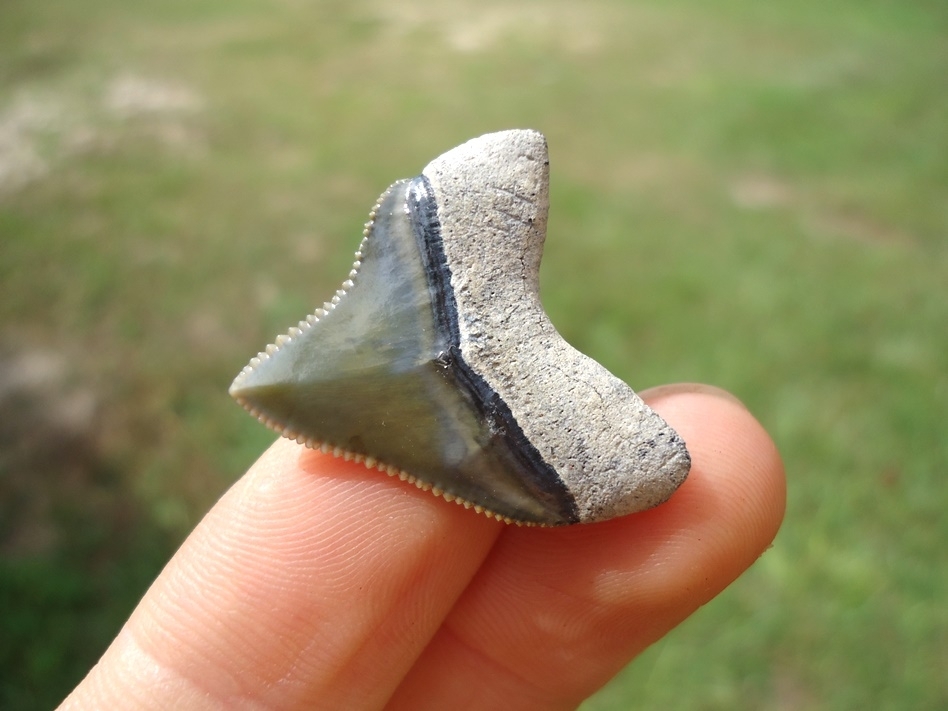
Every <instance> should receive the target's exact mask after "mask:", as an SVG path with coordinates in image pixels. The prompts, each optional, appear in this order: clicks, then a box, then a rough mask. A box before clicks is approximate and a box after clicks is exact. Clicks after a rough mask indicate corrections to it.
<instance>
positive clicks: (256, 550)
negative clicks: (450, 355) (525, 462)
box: [64, 440, 503, 709]
mask: <svg viewBox="0 0 948 711" xmlns="http://www.w3.org/2000/svg"><path fill="white" fill-rule="evenodd" d="M502 528H503V525H502V524H499V523H497V522H496V521H492V520H490V519H488V518H486V517H483V516H477V515H474V514H473V513H472V512H469V511H465V510H464V509H463V508H461V507H460V506H455V505H448V504H446V502H444V501H443V500H439V499H437V498H436V497H434V496H432V495H431V494H429V493H427V492H422V491H419V490H418V489H416V488H415V487H413V486H410V485H406V484H404V483H403V482H399V481H398V480H396V479H390V478H389V477H386V476H384V475H382V474H381V473H380V472H378V471H371V470H368V469H366V468H365V467H364V466H363V465H362V464H356V463H353V462H345V461H343V460H341V459H335V458H333V457H330V456H326V455H322V454H320V453H319V452H315V451H312V450H306V449H304V448H302V447H300V446H299V445H297V444H295V443H292V442H289V441H286V440H281V441H279V442H277V443H276V444H274V445H273V447H271V448H270V450H269V451H268V452H267V453H265V454H264V455H263V457H261V459H260V460H259V461H258V462H257V463H256V464H255V465H254V466H253V468H252V469H251V470H250V472H248V474H247V476H245V477H244V478H243V479H242V480H241V481H240V482H238V483H237V484H236V485H235V486H234V487H233V488H232V489H231V490H230V491H229V492H228V493H227V494H226V495H225V496H224V497H223V499H222V500H221V501H220V502H219V503H218V504H217V505H216V506H215V507H214V508H213V510H212V511H211V512H210V513H209V514H208V516H207V517H206V518H205V519H204V521H202V522H201V524H200V525H199V526H198V527H197V529H196V530H195V531H194V533H193V534H192V535H191V536H190V537H189V538H188V540H187V541H186V542H185V544H184V545H183V546H182V548H181V550H180V551H179V552H178V554H177V555H176V556H175V557H174V559H173V560H172V561H171V562H170V563H169V564H168V566H167V568H166V569H165V570H164V571H163V572H162V574H161V576H160V577H159V578H158V580H157V581H156V582H155V583H154V585H153V586H152V588H151V590H149V591H148V593H147V595H146V596H145V598H144V600H143V601H142V602H141V604H140V605H139V607H138V609H137V610H136V611H135V612H134V614H133V616H132V617H131V619H130V620H129V621H128V623H127V624H126V626H125V628H124V629H123V630H122V631H121V633H120V634H119V636H118V638H117V639H116V640H115V642H114V643H113V644H112V646H111V647H110V648H109V650H108V651H107V652H106V654H105V655H104V657H103V658H102V660H101V661H100V662H99V664H98V665H97V666H96V667H95V669H93V670H92V672H90V674H89V676H88V677H87V679H86V680H85V681H84V682H83V684H82V685H81V686H80V687H79V688H78V689H77V690H76V691H75V692H74V694H73V695H72V696H70V698H69V699H67V701H66V704H65V706H64V708H77V709H92V708H95V709H99V708H122V709H134V708H140V709H170V708H187V709H216V708H227V709H233V708H259V707H264V708H281V709H292V708H333V709H342V708H346V709H356V708H378V707H379V706H381V705H382V704H383V703H384V700H385V699H387V698H388V697H389V696H390V695H391V693H392V690H393V689H394V688H395V686H396V685H397V684H398V682H399V681H400V679H401V678H402V676H404V674H405V672H406V670H407V668H408V667H409V666H410V665H411V663H412V662H413V660H414V659H415V657H416V656H417V655H418V654H419V653H420V652H421V650H422V649H423V648H424V646H425V645H426V644H427V642H428V641H429V639H430V637H431V636H432V635H433V634H434V632H435V631H436V630H437V628H438V627H439V626H440V624H441V622H442V620H443V618H444V616H445V614H446V613H447V611H448V609H449V608H450V607H451V605H452V604H453V603H454V602H455V600H456V599H457V597H458V596H459V594H460V593H461V591H462V590H463V589H464V587H465V586H466V585H467V583H468V582H469V580H470V579H471V577H472V576H473V574H474V572H475V571H476V569H477V568H478V566H479V565H480V564H481V563H482V561H483V559H484V557H485V556H486V554H487V551H488V550H489V549H490V547H491V545H492V544H493V543H494V542H495V540H496V538H497V536H498V534H499V532H500V530H501V529H502Z"/></svg>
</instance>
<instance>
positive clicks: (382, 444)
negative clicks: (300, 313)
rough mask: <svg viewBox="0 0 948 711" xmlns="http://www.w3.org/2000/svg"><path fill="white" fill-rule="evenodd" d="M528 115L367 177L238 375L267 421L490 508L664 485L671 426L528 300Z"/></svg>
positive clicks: (625, 497) (544, 166)
mask: <svg viewBox="0 0 948 711" xmlns="http://www.w3.org/2000/svg"><path fill="white" fill-rule="evenodd" d="M547 207H548V159H547V149H546V142H545V140H544V138H543V136H542V135H541V134H539V133H537V132H535V131H505V132H502V133H496V134H488V135H486V136H482V137H480V138H478V139H474V140H472V141H469V142H468V143H465V144H464V145H462V146H459V147H458V148H455V149H454V150H452V151H449V152H448V153H446V154H444V155H443V156H441V157H439V158H437V159H436V160H434V161H432V162H431V163H430V164H429V165H428V166H427V167H426V168H425V170H424V171H423V173H422V175H421V176H419V177H417V178H414V179H412V180H406V181H400V182H398V183H395V184H394V185H393V186H392V187H391V188H390V189H389V190H388V191H386V192H385V193H383V195H382V197H381V198H380V200H379V202H378V203H377V205H376V208H375V210H374V211H373V214H372V220H371V222H370V224H369V225H368V226H367V229H366V237H365V239H364V240H363V242H362V245H361V246H360V249H359V251H358V252H357V255H356V264H355V266H354V268H353V273H352V274H351V275H350V279H349V280H347V281H346V282H345V283H344V285H343V289H342V290H340V292H338V293H337V295H336V297H335V298H334V299H333V301H332V302H331V303H330V304H328V305H327V306H326V307H325V310H318V311H317V313H316V314H315V315H314V316H311V317H309V318H307V319H306V320H304V321H302V322H301V323H300V324H299V327H298V328H293V329H290V331H289V333H288V334H287V335H286V336H284V337H281V338H279V339H277V343H276V344H275V345H273V346H271V347H269V348H268V349H267V351H265V352H263V353H261V354H259V355H258V356H257V358H255V359H253V360H252V361H251V363H250V365H248V366H247V367H246V368H244V370H243V371H242V372H241V373H240V375H238V377H237V378H236V380H235V381H234V384H233V385H232V386H231V394H232V395H234V397H235V398H236V399H237V400H238V401H240V402H241V404H243V405H244V406H245V407H246V408H247V409H249V410H250V411H251V412H253V413H254V414H255V415H257V416H258V417H259V418H260V419H261V420H263V421H264V422H266V423H267V424H268V425H269V426H271V427H273V428H274V429H276V430H278V431H280V432H282V433H283V434H285V435H287V436H290V437H293V438H298V439H300V440H301V441H305V442H306V443H307V444H309V445H310V446H314V447H318V446H324V447H325V448H327V449H329V450H331V451H334V452H339V453H344V454H345V455H346V456H350V457H351V456H352V455H356V456H358V457H359V458H362V459H365V460H367V461H370V462H377V463H378V465H379V466H380V467H381V468H383V469H385V470H387V471H389V472H390V473H400V474H402V475H404V476H406V477H408V478H410V479H412V480H413V481H415V483H417V484H419V485H421V486H425V487H430V488H433V489H434V490H435V491H437V492H439V493H442V494H443V495H444V496H445V498H448V499H455V500H458V501H459V502H461V503H466V504H468V505H473V506H474V507H475V508H478V509H483V510H485V511H486V512H488V513H491V514H493V515H495V516H497V517H499V518H502V519H506V520H512V521H518V522H523V523H537V524H545V525H564V524H570V523H577V522H592V521H599V520H605V519H608V518H612V517H614V516H619V515H623V514H626V513H631V512H634V511H640V510H643V509H645V508H649V507H651V506H654V505H657V504H659V503H661V502H662V501H664V500H666V499H667V498H668V497H669V496H670V495H671V494H672V493H673V492H674V490H675V489H676V488H677V487H678V485H679V484H680V483H681V482H682V481H683V480H684V479H685V477H686V476H687V473H688V469H689V467H690V458H689V455H688V452H687V449H686V448H685V445H684V442H683V441H682V440H681V438H680V437H679V436H678V435H677V433H675V432H674V430H672V429H671V428H670V427H669V426H668V425H667V424H666V423H665V422H664V421H663V420H662V419H661V418H660V417H659V416H658V415H657V414H656V413H654V412H653V411H652V410H651V409H650V408H648V406H647V405H645V403H644V402H642V400H641V399H640V398H639V397H638V396H637V395H636V394H635V393H634V392H633V391H632V390H631V389H630V388H629V387H628V386H627V385H625V384H624V383H622V381H620V380H619V379H617V378H616V377H615V376H613V375H611V374H610V373H609V372H608V371H606V370H605V369H604V368H603V367H602V366H600V365H599V364H598V363H596V362H595V361H593V360H591V359H589V358H587V357H586V356H584V355H583V354H581V353H579V352H578V351H576V350H575V349H573V348H572V347H571V346H569V344H567V343H566V342H565V341H564V340H563V339H562V338H561V337H560V336H559V334H558V333H557V332H556V330H555V328H554V327H553V325H552V324H551V323H550V321H549V319H548V318H547V316H546V314H545V312H544V311H543V308H542V306H541V304H540V300H539V294H538V289H539V286H538V273H539V266H540V258H541V256H542V249H543V242H544V238H545V232H546V216H547Z"/></svg>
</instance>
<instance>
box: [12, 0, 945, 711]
mask: <svg viewBox="0 0 948 711" xmlns="http://www.w3.org/2000/svg"><path fill="white" fill-rule="evenodd" d="M946 38H948V6H946V5H945V4H944V2H942V0H929V1H925V0H916V1H914V2H895V1H894V0H893V1H889V0H837V1H834V2H821V1H817V0H787V1H786V2H781V3H759V2H753V0H713V1H709V0H705V1H703V2H699V1H697V0H671V1H665V2H660V1H658V0H641V1H637V2H632V1H626V2H622V1H619V0H593V1H590V2H584V3H573V2H565V1H561V0H548V1H545V2H539V1H538V0H533V1H528V2H523V3H518V4H513V3H508V2H501V1H500V0H480V1H479V2H471V1H468V0H451V1H449V2H442V3H422V2H418V1H417V0H405V2H402V3H383V2H378V1H377V0H356V1H354V2H339V1H332V0H323V1H320V2H303V1H302V0H230V2H224V1H223V0H161V1H160V2H152V3H128V2H119V1H118V0H46V1H45V2H42V3H38V2H34V1H33V0H3V3H2V5H0V615H2V621H0V708H4V709H34V708H35V709H41V708H49V707H50V706H52V705H54V704H55V703H57V702H58V701H59V700H60V699H61V698H62V697H63V696H64V695H65V693H66V692H67V691H68V690H69V689H70V688H71V687H72V686H73V685H74V684H75V683H76V682H78V681H79V679H80V678H81V677H82V676H83V675H84V674H85V672H86V671H87V669H88V668H89V667H90V666H91V665H92V664H93V663H94V661H95V660H96V659H97V658H98V656H99V655H100V654H101V652H102V651H103V649H104V648H105V646H106V645H107V643H108V641H109V640H110V638H111V637H112V636H113V635H114V634H115V633H116V631H117V630H118V628H119V627H120V625H121V624H122V622H123V621H124V619H125V617H126V616H127V614H128V613H129V611H130V610H131V608H132V607H133V606H134V604H135V602H136V600H137V599H138V598H139V597H140V596H141V594H142V593H143V592H144V590H145V588H146V587H147V585H148V584H149V582H150V581H151V580H152V579H153V577H154V576H155V575H156V574H157V573H158V571H159V570H160V569H161V567H162V565H163V563H164V562H165V561H166V559H167V558H168V557H169V556H170V555H171V554H172V552H173V551H174V549H175V547H176V546H177V545H178V543H179V542H180V541H181V540H182V539H183V537H184V536H185V535H186V534H187V533H188V531H189V530H190V529H191V527H193V526H194V524H195V523H196V522H197V521H198V520H199V518H200V516H201V515H202V513H203V512H204V511H205V510H206V509H207V508H208V507H209V506H210V505H211V504H212V503H213V501H214V500H215V499H216V498H217V497H218V496H219V495H220V493H221V492H222V491H223V490H224V489H225V488H226V487H227V486H228V485H229V484H230V483H231V482H232V481H233V480H234V479H235V478H236V477H237V476H239V475H240V474H241V473H242V471H243V470H244V469H245V468H246V467H247V466H248V465H249V464H250V462H251V461H253V459H254V458H255V457H256V456H257V454H258V453H259V452H260V451H262V449H263V448H264V447H265V446H266V445H267V443H268V442H269V441H270V440H271V435H270V434H269V433H268V432H267V431H265V430H264V429H263V428H262V427H260V426H259V425H258V424H257V423H256V422H254V421H253V420H252V419H251V418H249V417H247V416H246V414H245V413H244V412H243V411H242V410H241V409H240V408H238V407H237V406H236V405H234V404H233V403H232V402H231V401H230V400H229V398H228V397H227V394H226V389H227V386H228V384H229V382H230V380H231V378H232V377H233V375H235V374H236V373H237V371H238V370H239V369H240V368H241V367H242V366H243V365H244V363H245V362H246V360H247V359H248V358H249V356H250V355H252V354H253V353H255V352H256V350H257V349H259V348H260V346H262V345H263V344H264V343H266V342H269V341H270V340H271V339H272V337H273V336H274V335H275V334H276V333H277V332H280V331H283V330H285V327H286V326H288V325H289V324H291V323H295V322H296V320H298V319H299V318H300V317H301V316H303V315H304V314H305V313H306V312H307V311H309V310H310V309H311V308H313V307H314V305H316V304H319V303H321V302H322V301H323V300H324V299H325V298H326V296H327V295H329V294H331V293H332V291H333V290H334V289H335V288H336V286H337V284H338V283H339V282H340V281H341V280H342V278H343V276H344V275H345V274H346V273H347V271H348V269H349V266H350V263H351V255H352V252H353V251H354V249H355V247H356V246H357V243H358V240H359V235H360V231H361V227H362V224H363V222H364V220H365V218H366V215H367V212H368V209H369V208H370V207H371V205H372V204H373V201H374V200H375V198H376V196H377V195H378V193H379V192H381V191H382V190H383V189H384V188H385V187H386V186H387V185H388V184H389V183H390V182H392V181H393V180H395V179H396V178H399V177H406V176H411V175H415V174H417V173H418V172H419V171H420V169H421V168H422V167H423V166H424V165H425V163H426V162H427V161H428V160H430V159H431V158H433V157H434V156H436V155H438V154H439V153H441V152H442V151H444V150H446V149H448V148H450V147H452V146H454V145H456V144H458V143H460V142H463V141H464V140H466V139H467V138H470V137H472V136H475V135H479V134H482V133H485V132H488V131H492V130H498V129H502V128H511V127H534V128H538V129H540V130H542V131H544V132H545V133H546V135H547V138H548V141H549V144H550V151H551V162H552V195H551V202H552V207H551V215H550V232H549V237H548V243H547V250H546V258H545V261H544V265H543V271H542V283H543V285H544V291H543V296H544V302H545V304H546V305H547V308H548V310H549V312H550V314H551V317H552V319H553V321H554V323H556V324H557V326H558V327H559V329H560V330H561V332H562V333H563V334H564V336H566V337H567V339H568V340H570V341H571V342H572V343H573V344H574V345H576V346H577V347H579V348H580V349H581V350H583V351H585V352H587V353H589V354H591V355H593V356H594V357H596V358H597V359H599V360H601V361H602V362H603V363H604V364H605V365H606V366H607V367H609V368H610V369H611V370H613V372H615V373H617V374H618V375H620V376H621V377H623V378H624V379H625V380H627V381H628V382H629V383H630V384H632V385H633V386H634V387H637V388H643V387H646V386H649V385H654V384H658V383H662V382H666V381H675V380H697V381H707V382H711V383H714V384H717V385H720V386H722V387H725V388H728V389H730V390H732V391H734V392H735V393H736V394H737V395H739V396H740V397H741V398H742V399H743V400H744V401H745V402H746V403H747V404H748V405H749V407H750V408H751V409H752V410H753V411H754V412H755V413H756V414H757V415H758V417H759V418H760V419H761V420H762V421H763V422H764V424H765V425H766V426H767V427H768V429H769V430H770V431H771V432H772V433H773V435H774V437H775V439H776V440H777V442H778V445H779V446H780V448H781V451H782V453H783V455H784V458H785V462H786V465H787V470H788V477H789V496H790V499H789V508H788V512H787V521H786V524H785V526H784V528H783V530H782V532H781V533H780V535H779V537H778V538H777V541H776V543H775V545H774V547H773V549H772V550H770V551H769V552H768V553H767V554H766V555H765V556H764V557H763V558H762V559H761V560H760V561H759V562H758V563H757V564H756V565H755V566H754V568H753V569H752V570H751V571H750V572H748V573H747V574H746V575H744V576H743V577H742V578H741V579H740V580H739V581H738V582H737V583H736V584H735V585H733V586H732V587H731V588H730V589H729V590H728V591H727V592H726V593H725V594H724V595H722V596H721V597H720V598H719V599H717V600H715V601H714V602H713V603H712V604H710V605H708V606H707V607H706V608H704V609H702V610H700V611H699V612H698V613H697V614H696V615H695V616H694V617H693V618H692V619H691V620H689V621H688V622H687V623H686V624H684V625H683V626H682V627H681V628H680V629H678V630H676V631H675V632H674V633H673V634H672V635H671V636H670V637H669V638H667V639H666V640H663V641H662V642H661V643H659V644H657V645H655V647H653V648H652V649H651V650H649V651H648V652H647V653H646V654H645V655H644V656H643V657H642V658H640V659H639V660H638V662H637V663H636V664H634V665H632V666H631V667H629V668H628V669H627V670H626V672H624V673H623V674H622V675H620V676H619V677H618V678H617V679H616V680H614V682H613V683H612V684H610V685H609V686H608V687H606V688H605V689H604V690H603V691H602V692H601V693H600V694H598V695H597V696H596V697H594V698H593V699H591V700H590V701H588V702H587V704H586V705H585V706H584V709H586V710H587V711H600V710H605V709H626V708H662V709H691V710H694V709H780V710H785V709H817V708H819V709H864V708H872V709H943V708H946V707H948V673H946V671H948V604H946V601H948V553H946V547H948V546H946V544H948V517H946V516H945V510H946V509H948V493H946V485H945V474H946V468H948V436H946V430H945V427H946V424H945V423H946V419H948V294H946V290H948V289H946V285H948V248H946V246H948V245H946V241H948V91H946V89H948V83H946V82H948V39H946Z"/></svg>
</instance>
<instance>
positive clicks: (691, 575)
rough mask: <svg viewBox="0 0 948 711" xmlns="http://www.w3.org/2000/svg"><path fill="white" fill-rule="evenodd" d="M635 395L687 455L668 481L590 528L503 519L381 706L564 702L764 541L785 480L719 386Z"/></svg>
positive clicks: (704, 596) (714, 588)
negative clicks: (647, 504)
mask: <svg viewBox="0 0 948 711" xmlns="http://www.w3.org/2000/svg"><path fill="white" fill-rule="evenodd" d="M646 396H647V399H648V400H649V401H650V404H651V405H652V406H653V407H654V408H655V409H656V410H657V411H658V412H659V413H660V414H662V415H663V417H665V419H666V420H667V421H668V422H669V423H670V424H671V425H672V426H673V427H675V429H677V430H678V432H679V433H680V434H681V435H682V437H683V438H684V439H685V442H686V443H687V445H688V449H689V451H690V452H691V455H692V459H693V465H692V470H691V474H690V475H689V478H688V479H687V481H686V482H685V483H684V484H683V485H682V487H681V488H680V489H679V491H678V492H676V493H675V494H674V496H672V498H671V499H670V500H669V501H668V502H667V503H665V504H663V505H662V506H659V507H658V508H656V509H652V510H651V511H647V512H644V513H642V514H637V515H632V516H627V517H625V518H621V519H616V520H613V521H609V522H606V523H602V524H593V525H589V526H574V527H571V528H567V529H556V530H543V529H540V530H537V529H516V528H509V529H507V530H506V531H505V532H504V534H503V535H502V537H501V539H500V541H498V543H497V545H496V546H495V547H494V549H493V550H492V551H491V553H490V556H489V557H488V559H487V561H486V562H485V564H484V566H483V567H482V568H481V570H480V571H479V572H478V574H477V576H476V577H475V578H474V580H473V581H472V582H471V585H470V586H469V587H468V589H467V590H466V591H465V593H464V595H463V596H462V597H461V599H460V600H459V601H458V604H457V605H456V606H455V607H454V609H453V610H452V611H451V613H450V614H449V616H448V618H447V620H446V621H445V625H444V627H443V628H442V630H440V631H439V633H438V635H437V636H436V637H435V638H434V639H433V640H432V643H431V644H430V645H429V646H428V648H427V649H426V650H425V652H424V654H423V655H422V656H421V657H420V658H419V660H418V663H417V664H416V665H415V667H414V668H413V669H412V671H411V672H410V673H409V676H408V677H407V678H406V680H405V682H404V683H403V684H402V686H401V687H399V689H398V691H397V692H396V694H395V695H394V697H393V698H392V700H391V702H390V704H389V707H388V708H391V709H402V708H406V709H407V708H411V709H441V708H453V707H454V706H455V705H456V704H458V703H459V702H460V701H461V700H463V701H464V703H465V705H464V708H469V709H480V708H484V709H493V708H517V709H556V708H574V707H575V706H576V705H577V704H579V703H580V702H581V700H582V699H584V698H586V697H588V696H589V695H590V694H592V693H593V692H594V691H595V690H596V689H598V688H599V687H600V686H602V685H603V684H604V683H605V682H606V681H608V680H609V679H610V678H611V677H612V676H613V675H614V674H615V673H616V672H617V671H618V670H619V669H620V668H621V667H622V666H624V665H625V664H626V663H627V662H628V660H629V659H631V658H632V657H633V656H634V655H636V654H638V653H639V652H640V651H642V650H643V649H645V648H646V647H647V646H648V645H649V644H651V643H652V642H654V641H655V640H657V639H659V638H660V637H661V636H662V635H664V634H665V633H666V632H668V631H669V630H670V629H672V628H673V627H674V626H675V625H677V624H678V623H680V622H681V621H682V620H683V619H685V618H686V617H687V616H688V615H689V614H691V612H693V611H694V610H695V609H696V608H698V607H699V606H700V605H702V604H704V603H705V602H707V601H708V600H710V599H711V598H712V597H714V595H716V594H717V593H718V592H720V591H721V590H723V589H724V588H725V587H726V586H727V585H728V584H729V583H730V582H731V581H733V580H734V579H735V578H736V577H737V576H738V575H739V574H740V573H741V572H742V571H743V570H744V569H745V568H747V567H748V566H749V565H750V564H751V563H753V561H754V560H755V559H756V558H757V557H758V556H759V555H760V554H761V552H762V551H763V550H764V549H765V548H766V547H767V546H768V545H769V543H770V542H771V540H772V539H773V537H774V535H775V534H776V531H777V528H778V526H779V524H780V521H781V519H782V516H783V509H784V480H783V469H782V465H781V463H780V459H779V456H778V454H777V452H776V450H775V448H774V445H773V443H772V442H771V440H770V438H769V437H768V436H767V434H766V433H765V432H764V430H763V429H762V428H761V426H760V425H759V424H758V423H757V422H756V421H755V420H754V418H753V417H752V416H751V415H750V413H748V412H747V410H745V409H744V408H743V407H742V406H741V405H740V404H739V403H737V402H736V401H735V400H734V399H733V398H732V397H731V396H727V395H725V394H722V393H721V392H720V391H713V390H708V389H706V388H695V387H691V386H678V387H670V388H666V389H662V390H659V391H653V392H651V393H647V394H646Z"/></svg>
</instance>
